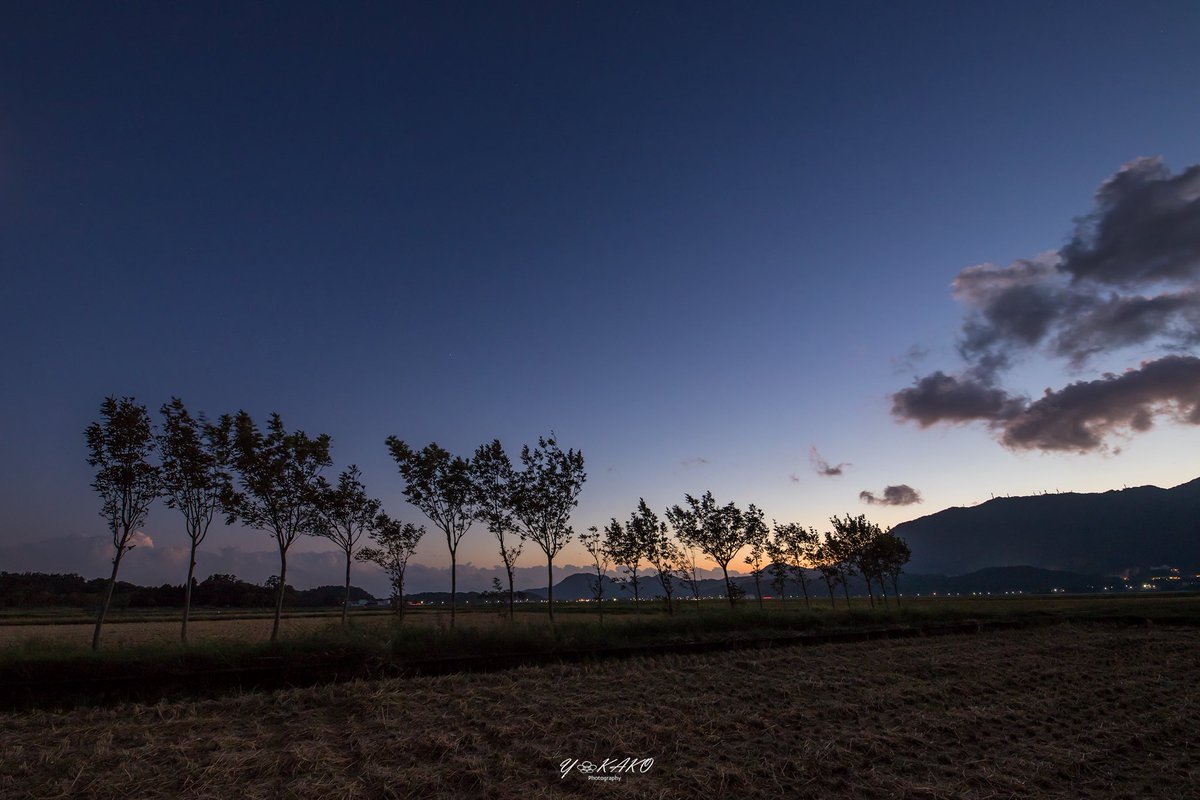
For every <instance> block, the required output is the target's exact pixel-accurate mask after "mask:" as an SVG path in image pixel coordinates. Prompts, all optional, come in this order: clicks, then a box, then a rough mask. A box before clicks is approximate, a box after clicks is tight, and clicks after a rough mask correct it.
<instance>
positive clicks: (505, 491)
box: [86, 397, 908, 648]
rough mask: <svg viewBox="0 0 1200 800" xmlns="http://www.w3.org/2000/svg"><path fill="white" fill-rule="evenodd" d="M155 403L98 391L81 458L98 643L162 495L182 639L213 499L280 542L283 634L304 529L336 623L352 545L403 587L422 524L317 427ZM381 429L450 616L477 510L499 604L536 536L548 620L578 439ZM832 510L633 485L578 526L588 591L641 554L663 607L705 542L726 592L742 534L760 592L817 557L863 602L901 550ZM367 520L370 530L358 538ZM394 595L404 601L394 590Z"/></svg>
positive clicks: (217, 509)
mask: <svg viewBox="0 0 1200 800" xmlns="http://www.w3.org/2000/svg"><path fill="white" fill-rule="evenodd" d="M160 411H161V414H162V418H163V424H162V427H161V429H160V430H157V431H156V430H155V426H154V425H153V423H152V421H151V419H150V415H149V413H148V412H147V410H146V408H145V406H142V405H139V404H138V403H137V402H136V401H135V400H134V399H133V398H128V397H127V398H121V399H117V398H114V397H109V398H106V399H105V401H104V402H103V404H102V405H101V420H100V421H99V422H95V423H93V424H92V425H90V426H89V427H88V429H87V431H86V437H87V443H88V452H89V456H88V463H89V464H90V465H91V466H93V467H95V468H96V470H97V471H96V478H95V480H94V481H93V483H92V486H93V488H95V489H96V491H97V492H98V493H99V494H100V496H101V500H102V508H101V514H102V515H103V516H104V517H105V518H106V520H107V521H108V525H109V529H110V531H111V533H112V536H113V545H114V550H115V554H114V557H113V571H112V576H111V578H110V580H109V584H108V589H107V592H106V595H105V599H104V601H103V604H102V606H101V610H100V613H99V615H98V617H97V620H96V628H95V633H94V636H93V647H94V648H96V647H98V646H99V643H100V632H101V628H102V625H103V623H104V616H105V614H106V612H107V610H108V606H109V604H110V602H111V598H112V589H113V586H114V585H115V583H116V579H117V573H118V570H119V568H120V563H121V560H122V558H123V557H124V556H125V554H126V553H128V551H129V550H130V549H132V548H133V546H134V541H133V535H134V533H135V532H136V531H137V529H138V528H140V527H142V525H143V524H144V522H145V518H146V515H147V513H148V511H149V508H150V505H151V504H152V503H153V502H154V500H156V499H158V498H160V497H161V498H162V499H164V500H165V502H166V504H167V505H168V506H169V507H170V508H174V509H178V510H179V511H180V512H181V513H182V515H183V518H184V529H185V532H186V533H187V535H188V538H189V540H190V542H191V553H190V558H189V559H188V575H187V581H186V583H185V584H184V585H185V587H186V590H185V592H186V594H185V598H184V613H183V626H182V630H181V638H182V640H183V641H184V642H186V641H187V621H188V614H189V610H190V605H191V587H192V585H193V582H194V581H193V575H194V571H195V566H196V552H197V549H198V548H199V547H200V545H201V543H202V542H203V540H204V538H205V536H206V535H207V532H208V530H209V528H210V526H211V524H212V522H213V520H214V519H215V518H216V517H217V515H218V514H220V515H223V516H224V517H225V521H226V522H227V523H229V524H232V523H234V522H241V523H242V524H244V525H246V526H248V527H250V528H255V529H259V530H263V531H266V532H267V533H268V534H270V535H271V537H272V538H273V539H274V541H275V542H276V545H277V547H278V550H279V560H280V566H279V576H278V579H277V587H278V590H277V596H276V602H275V618H274V624H273V626H272V631H271V639H272V640H275V639H276V638H277V637H278V634H279V625H280V618H281V615H282V610H283V602H284V594H285V588H286V583H287V556H288V551H289V550H290V549H291V546H292V545H293V544H294V543H295V542H296V541H297V540H298V539H299V538H300V537H302V536H320V537H324V538H326V539H328V540H329V541H331V542H333V543H334V544H336V545H337V546H338V548H339V549H340V550H342V552H343V553H344V554H345V560H346V572H345V587H344V589H345V601H344V603H343V612H342V619H343V622H344V621H345V619H346V609H347V608H348V606H349V601H350V576H351V566H352V564H353V562H354V561H355V560H358V561H372V562H374V563H377V564H379V565H380V566H381V567H383V569H384V570H385V572H386V573H387V574H388V576H389V578H390V580H391V583H392V589H393V595H394V597H395V598H397V599H402V598H403V596H404V575H405V571H406V569H407V567H408V564H409V562H410V560H411V558H412V556H413V554H414V553H415V552H416V548H417V545H418V543H419V542H420V541H421V538H422V537H423V536H424V534H425V528H424V526H421V525H416V524H414V523H411V522H402V521H400V520H396V519H393V518H391V517H390V516H388V515H387V514H386V513H385V512H384V511H383V510H382V504H381V503H380V502H379V501H378V500H376V499H374V498H372V497H370V496H369V495H368V494H367V492H366V488H365V486H364V485H363V483H362V480H361V472H360V471H359V469H358V467H357V466H354V465H351V466H350V467H349V468H348V469H346V470H345V471H343V472H342V473H341V474H340V475H339V476H338V479H337V481H336V483H330V482H329V481H327V480H326V479H325V478H324V477H323V476H322V474H321V473H322V472H323V470H324V469H325V468H327V467H329V466H331V464H332V460H331V458H330V441H331V440H330V437H329V436H328V435H326V434H321V435H319V436H315V437H310V436H308V435H307V434H306V433H305V432H304V431H302V430H295V431H288V430H287V429H286V428H285V427H284V425H283V422H282V420H281V418H280V416H279V415H278V414H272V415H271V416H270V417H269V419H268V420H267V424H266V426H265V429H263V430H260V429H259V427H258V426H257V425H256V424H255V422H254V420H253V419H252V418H251V417H250V415H249V414H247V413H246V412H245V411H240V412H238V413H237V414H235V415H223V416H221V417H220V418H219V419H218V420H216V421H215V422H213V421H210V420H209V419H208V418H207V417H206V416H205V415H203V414H200V415H198V416H193V415H192V414H190V413H189V412H188V410H187V408H186V407H185V406H184V404H183V402H182V401H181V400H179V399H178V398H173V399H172V400H171V401H170V402H169V403H166V404H164V405H163V406H162V408H161V410H160ZM385 444H386V446H387V448H388V451H389V452H390V454H391V455H392V458H393V459H394V460H395V462H396V465H397V468H398V470H399V473H400V476H401V478H402V479H403V481H404V490H403V491H404V495H405V498H406V499H407V500H408V502H409V503H411V504H412V505H413V506H414V507H416V508H417V509H418V510H420V511H421V512H422V513H423V514H424V515H425V516H426V517H427V518H428V519H429V521H430V522H431V523H432V524H433V526H434V527H435V528H437V529H438V530H439V531H441V532H442V534H443V535H444V537H445V540H446V546H447V549H448V550H449V553H450V591H451V605H450V613H451V617H450V619H451V625H453V624H454V621H455V616H456V613H457V555H458V547H459V544H460V543H461V541H462V539H463V537H464V536H465V535H466V534H467V532H468V531H469V530H470V529H471V528H472V527H473V526H474V525H476V524H478V525H481V526H483V527H485V528H486V529H487V530H488V532H489V533H491V535H492V536H493V537H494V538H495V540H496V544H497V546H498V551H499V555H500V560H501V563H503V565H504V567H505V571H506V573H507V576H508V603H509V613H510V615H511V614H512V612H513V604H514V601H515V594H516V587H515V569H516V562H517V559H518V558H519V557H520V556H521V554H522V552H523V549H524V546H525V543H526V542H533V543H534V544H535V545H536V546H537V547H538V549H540V550H541V552H542V554H543V555H544V556H545V558H546V573H547V589H548V596H547V599H548V601H549V602H548V604H547V605H548V610H549V615H550V618H551V620H553V619H554V596H553V590H554V559H555V557H556V556H557V555H558V553H559V552H560V551H561V550H562V548H563V547H564V546H566V545H567V543H569V542H570V540H571V538H572V536H573V534H574V531H573V529H572V527H571V525H570V524H569V520H570V515H571V512H572V510H573V509H574V508H575V507H576V506H577V505H578V498H579V493H580V491H581V489H582V487H583V483H584V481H585V480H586V479H587V475H586V473H585V471H584V460H583V454H582V452H580V451H577V450H574V449H569V450H563V449H562V448H561V447H560V446H559V444H558V441H557V439H556V438H555V436H554V435H553V433H552V434H551V435H550V436H544V437H539V438H538V441H537V444H536V446H533V447H530V446H529V445H525V446H523V447H522V448H521V453H520V459H519V464H520V468H519V469H518V468H516V467H514V465H513V463H512V461H511V460H510V458H509V457H508V455H507V453H506V452H505V450H504V448H503V446H502V445H501V443H500V442H499V440H493V441H492V442H490V443H487V444H484V445H481V446H480V447H479V448H477V449H476V450H475V452H474V453H473V454H472V455H470V456H467V457H462V456H456V455H453V454H451V453H450V452H448V451H447V450H445V449H443V448H442V447H440V446H438V444H437V443H436V442H431V443H430V444H427V445H425V446H424V447H422V448H420V449H416V448H414V447H412V446H411V445H409V444H408V443H406V442H404V441H403V440H401V439H399V438H397V437H395V436H391V437H388V438H387V440H386V442H385ZM156 453H157V455H158V459H157V463H155V462H154V455H155V454H156ZM832 523H833V530H832V531H830V532H828V533H826V534H824V536H823V537H822V536H821V535H819V534H818V533H817V532H816V531H815V530H814V529H811V528H807V529H806V528H803V527H801V526H799V525H797V524H793V523H788V524H782V525H781V524H778V523H775V524H774V525H773V527H769V526H768V525H767V524H766V522H765V518H764V514H763V512H762V511H761V510H759V509H758V508H756V507H755V506H754V505H750V506H749V507H747V508H746V509H744V510H743V509H741V508H739V507H738V506H736V505H735V504H734V503H732V502H730V503H726V504H724V505H721V504H719V503H717V501H716V500H715V499H714V498H713V495H712V493H711V492H705V493H704V494H703V495H701V496H700V497H699V498H696V497H693V496H692V495H690V494H689V495H685V496H684V502H683V503H682V504H679V505H674V506H671V507H670V508H668V509H666V511H665V520H660V519H659V518H658V516H657V515H656V514H655V513H654V511H653V510H651V509H650V508H649V506H648V505H647V504H646V502H645V500H640V501H639V503H638V507H637V509H636V510H635V511H634V512H633V514H631V516H630V518H629V521H628V522H626V523H621V522H619V521H617V520H616V519H615V518H614V519H612V521H611V522H610V523H609V524H608V525H606V526H605V527H604V529H603V530H602V531H601V530H600V529H598V528H595V527H593V528H589V529H588V531H587V532H586V533H584V534H582V535H581V541H582V543H583V546H584V548H585V549H586V550H587V551H588V553H589V554H590V555H591V556H592V558H593V561H594V566H595V568H596V571H597V579H596V582H595V593H596V596H597V599H602V592H603V580H602V578H603V576H604V574H605V573H606V572H607V570H608V569H609V565H610V564H611V565H612V566H615V567H617V568H618V569H620V570H621V571H622V572H623V574H624V577H623V579H622V580H623V581H624V582H625V584H626V585H627V586H628V587H629V588H631V589H632V591H633V595H634V598H635V600H638V599H640V594H641V591H640V590H641V585H640V582H641V581H642V580H644V579H645V578H646V577H647V576H646V575H644V574H643V571H644V570H643V565H645V568H646V569H647V570H653V576H654V579H655V580H657V581H658V583H659V585H660V586H661V587H662V591H663V594H664V596H665V598H666V601H667V607H668V609H673V608H674V604H673V598H674V596H675V594H676V592H677V590H678V589H679V588H682V587H687V588H690V590H691V592H692V594H693V596H694V597H697V598H698V597H699V581H700V577H699V575H700V573H699V569H698V568H697V562H698V560H699V558H700V557H701V556H706V557H708V558H710V559H712V561H714V562H715V563H716V564H717V565H718V566H719V567H720V569H721V571H722V574H723V575H724V581H725V587H726V593H727V595H728V598H729V601H730V603H733V602H734V600H735V599H736V598H737V596H738V595H739V594H740V593H741V592H740V589H739V588H738V587H737V585H736V584H734V583H733V582H732V581H731V580H730V578H729V565H730V563H731V562H732V561H733V560H734V559H735V558H736V557H737V556H738V555H739V554H740V553H742V552H743V551H745V550H747V548H749V555H747V556H746V557H745V559H744V563H745V564H746V565H747V566H749V567H750V571H751V574H752V575H753V576H754V579H755V582H756V586H757V587H758V592H757V594H758V597H759V602H760V603H761V602H762V591H761V580H762V578H763V576H764V573H765V572H768V571H769V572H770V573H771V575H772V582H773V584H774V585H775V586H776V589H777V591H778V592H779V593H780V594H782V593H783V592H784V590H785V588H786V583H787V579H788V577H789V576H790V577H791V578H792V579H793V580H794V581H795V582H797V583H799V585H800V586H801V587H802V590H803V593H804V596H805V600H806V602H809V596H808V572H807V570H811V569H816V570H817V571H818V573H819V574H820V575H821V577H822V579H823V580H824V581H825V583H826V585H827V587H828V589H829V593H830V600H831V602H833V592H834V587H835V586H836V585H837V584H838V583H841V585H842V586H843V589H844V591H845V592H846V596H847V601H849V590H848V588H847V581H848V579H849V578H850V577H852V576H854V575H861V576H863V578H864V579H865V580H866V582H867V586H868V592H869V595H870V597H871V603H872V605H874V602H875V593H874V587H875V586H876V585H877V586H878V587H879V590H880V596H881V597H886V591H885V579H886V578H890V579H891V581H892V584H893V589H894V587H895V581H896V576H897V575H898V574H899V571H900V569H901V568H902V566H903V564H904V563H907V561H908V548H907V546H905V545H904V542H903V541H902V540H900V539H898V538H897V537H895V536H892V535H891V534H890V532H887V531H882V530H880V529H879V527H878V526H876V525H873V524H872V523H870V522H868V521H867V520H866V519H865V517H861V516H860V517H857V518H851V517H849V516H847V517H846V518H845V519H838V518H834V519H833V520H832ZM668 524H669V526H670V530H673V531H674V536H672V535H671V533H670V530H669V528H668ZM364 535H366V536H368V537H369V538H370V539H372V540H373V544H372V545H371V546H369V547H362V548H360V547H359V544H360V542H361V540H362V537H363V536H364ZM399 608H400V609H401V612H402V609H403V604H402V603H399Z"/></svg>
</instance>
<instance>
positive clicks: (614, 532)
mask: <svg viewBox="0 0 1200 800" xmlns="http://www.w3.org/2000/svg"><path fill="white" fill-rule="evenodd" d="M644 507H645V503H642V504H641V505H640V506H639V507H638V508H639V511H640V509H641V508H644ZM646 510H647V511H649V509H646ZM650 513H651V514H653V512H650ZM653 535H654V534H653V531H652V530H651V528H650V526H649V523H648V521H647V520H645V519H641V518H639V512H637V511H635V512H634V513H633V515H632V516H631V518H630V520H629V523H628V524H627V525H622V524H621V523H620V522H617V520H616V519H613V520H612V522H610V523H609V524H608V525H605V526H604V542H605V546H606V547H607V548H608V552H609V554H610V555H611V556H612V560H613V564H614V565H616V566H618V567H620V568H621V569H622V570H623V571H624V572H625V576H624V577H623V578H618V580H619V581H620V582H621V584H622V585H623V587H625V588H629V587H632V588H633V609H634V612H635V613H641V610H642V609H641V593H640V591H639V587H640V585H641V583H640V580H641V576H640V575H638V569H639V568H640V567H641V563H642V559H644V558H645V557H646V556H647V551H648V550H649V549H650V537H651V536H653Z"/></svg>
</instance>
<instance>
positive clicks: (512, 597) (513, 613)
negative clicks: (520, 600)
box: [504, 564, 517, 622]
mask: <svg viewBox="0 0 1200 800" xmlns="http://www.w3.org/2000/svg"><path fill="white" fill-rule="evenodd" d="M504 568H505V570H506V571H507V572H508V621H509V622H512V621H513V620H514V619H516V618H517V608H516V594H517V593H516V592H515V591H514V590H513V568H512V566H510V565H509V564H505V565H504Z"/></svg>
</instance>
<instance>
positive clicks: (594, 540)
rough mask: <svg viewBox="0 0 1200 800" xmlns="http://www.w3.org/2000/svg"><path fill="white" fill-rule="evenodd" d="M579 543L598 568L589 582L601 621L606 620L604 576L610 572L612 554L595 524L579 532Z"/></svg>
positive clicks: (595, 567)
mask: <svg viewBox="0 0 1200 800" xmlns="http://www.w3.org/2000/svg"><path fill="white" fill-rule="evenodd" d="M579 543H580V544H582V545H583V549H584V550H586V551H587V554H588V555H589V556H591V557H592V568H593V569H594V570H596V577H595V579H594V580H593V579H590V576H589V581H588V583H589V584H590V587H591V590H592V598H593V599H594V600H595V601H596V605H597V610H598V611H599V612H600V621H601V622H604V577H605V575H607V574H608V567H609V564H610V559H611V557H612V556H611V555H610V553H609V550H608V547H607V545H606V543H605V541H604V538H603V537H602V536H601V535H600V529H599V528H597V527H596V526H595V525H593V526H591V527H590V528H588V529H587V530H586V531H584V532H583V533H581V534H579Z"/></svg>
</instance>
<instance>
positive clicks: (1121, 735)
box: [0, 624, 1200, 799]
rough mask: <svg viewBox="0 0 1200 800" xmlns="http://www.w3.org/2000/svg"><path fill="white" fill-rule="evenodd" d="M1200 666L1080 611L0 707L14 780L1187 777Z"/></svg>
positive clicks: (846, 793) (346, 793) (551, 789)
mask: <svg viewBox="0 0 1200 800" xmlns="http://www.w3.org/2000/svg"><path fill="white" fill-rule="evenodd" d="M1197 687H1200V631H1198V630H1196V629H1194V628H1156V627H1149V628H1133V627H1118V626H1110V625H1068V624H1062V625H1054V626H1049V627H1039V628H1033V629H1023V630H1012V631H1002V632H991V633H984V634H980V635H974V636H945V637H930V638H917V639H903V640H889V641H878V642H862V643H853V644H840V645H829V646H823V647H815V648H788V649H777V650H769V651H754V652H746V651H743V652H735V653H724V654H718V655H702V656H668V657H660V658H646V659H636V660H630V661H622V662H603V663H593V664H576V665H564V666H554V667H538V668H533V667H529V668H520V669H516V670H511V671H507V672H501V673H494V674H480V675H457V676H452V677H442V678H416V679H393V680H380V681H372V682H355V683H345V684H339V685H333V686H326V687H321V688H316V689H296V690H287V691H280V692H274V693H256V694H244V695H241V696H235V697H228V698H224V699H219V700H207V701H202V702H185V703H159V704H156V705H127V706H120V707H110V708H99V709H76V710H73V711H67V712H62V713H51V712H27V713H20V714H4V715H0V796H4V797H36V798H49V797H67V796H71V797H96V798H102V797H103V798H118V797H119V798H128V797H139V798H142V797H154V798H156V797H163V798H167V797H193V798H228V797H240V798H247V799H249V798H275V797H297V798H299V797H322V798H337V797H346V798H351V797H361V798H372V797H405V798H408V797H413V798H417V797H420V798H425V797H445V798H474V797H479V798H484V797H487V798H528V797H558V796H578V797H595V796H611V797H637V798H646V797H651V798H655V797H657V798H669V797H670V798H674V797H713V796H731V797H801V798H803V797H813V798H816V797H822V798H827V797H831V796H833V797H855V798H874V797H880V798H882V797H899V796H903V797H925V798H960V797H975V798H988V797H1062V798H1080V797H1105V798H1107V797H1121V796H1130V797H1132V796H1143V795H1154V796H1159V797H1185V796H1189V795H1191V796H1194V795H1195V793H1196V791H1197V787H1198V786H1200V750H1198V747H1197V744H1198V743H1197V735H1196V730H1197V726H1196V725H1195V720H1196V719H1197V716H1198V715H1200V693H1198V688H1197ZM626 757H631V758H637V759H645V758H653V759H654V763H653V766H652V767H650V768H649V769H648V770H647V771H645V772H637V773H634V774H621V775H620V777H621V780H620V781H610V782H600V781H596V780H589V774H588V773H586V772H585V771H584V770H582V769H580V768H579V765H577V766H576V768H575V769H574V770H572V771H571V773H570V774H568V775H567V776H566V777H565V778H562V777H560V765H561V764H562V762H564V761H565V760H568V759H578V760H579V762H581V765H582V762H591V763H592V764H597V763H600V762H601V761H603V760H604V759H606V758H615V759H623V758H626ZM596 775H597V771H594V770H593V772H592V773H591V776H593V777H594V776H596Z"/></svg>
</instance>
